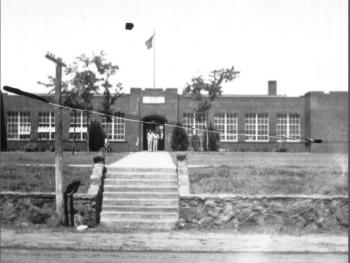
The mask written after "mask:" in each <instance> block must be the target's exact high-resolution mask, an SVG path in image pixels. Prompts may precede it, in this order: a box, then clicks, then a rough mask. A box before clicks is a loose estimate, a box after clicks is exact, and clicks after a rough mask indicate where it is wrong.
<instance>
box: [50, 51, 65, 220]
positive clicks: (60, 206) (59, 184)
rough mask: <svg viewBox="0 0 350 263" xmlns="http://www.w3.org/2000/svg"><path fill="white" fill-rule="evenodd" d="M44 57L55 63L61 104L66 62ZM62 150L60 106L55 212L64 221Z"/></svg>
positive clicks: (59, 114)
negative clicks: (63, 68)
mask: <svg viewBox="0 0 350 263" xmlns="http://www.w3.org/2000/svg"><path fill="white" fill-rule="evenodd" d="M45 58H47V59H48V60H51V61H52V62H54V63H55V64H56V82H55V102H56V104H58V105H61V104H62V95H61V88H62V67H66V64H64V63H63V62H62V59H61V58H56V57H55V56H54V55H53V54H51V53H47V54H46V56H45ZM62 168H63V151H62V108H60V107H56V109H55V183H56V187H55V189H56V213H57V215H58V217H59V220H60V221H61V222H64V203H63V177H62V170H63V169H62Z"/></svg>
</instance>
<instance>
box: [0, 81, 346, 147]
mask: <svg viewBox="0 0 350 263" xmlns="http://www.w3.org/2000/svg"><path fill="white" fill-rule="evenodd" d="M3 97H4V106H5V119H6V123H7V144H8V148H9V149H10V150H20V149H23V148H24V147H25V145H26V144H28V143H29V142H35V143H36V144H37V145H39V146H42V147H44V148H45V147H47V146H49V145H52V146H53V145H54V132H55V123H54V108H53V107H52V106H50V105H47V104H44V103H41V102H40V101H34V100H32V99H29V98H26V97H22V96H13V95H9V94H6V93H5V94H3ZM46 97H47V98H48V99H50V100H53V97H52V96H51V97H50V96H48V95H46ZM101 101H102V97H99V96H96V97H95V98H94V109H95V110H97V111H98V110H100V107H101V106H100V105H101ZM194 107H195V104H194V102H193V101H191V99H190V98H187V97H184V96H182V95H179V94H178V90H177V89H165V90H163V89H139V88H131V90H130V94H125V95H124V96H122V97H120V98H118V99H117V100H116V101H115V103H114V105H113V106H112V109H113V112H115V113H116V116H119V117H123V118H127V119H130V120H131V121H128V120H124V119H123V118H118V117H116V118H113V120H112V123H107V122H106V119H105V118H104V117H102V116H99V115H92V116H91V117H92V118H95V119H97V120H98V121H100V122H101V124H102V126H103V128H104V129H105V131H106V132H107V134H108V138H109V141H110V144H111V146H112V150H113V151H140V150H144V149H145V148H146V139H145V137H146V130H147V129H149V128H154V127H155V125H157V126H158V127H159V129H160V131H161V132H162V135H163V136H162V139H161V140H160V142H159V148H160V150H166V151H170V150H171V147H170V141H171V134H172V130H173V127H172V126H169V125H167V124H172V125H174V124H176V123H178V122H179V123H181V124H183V126H184V127H192V128H199V129H200V128H204V127H205V124H204V123H203V122H198V121H196V118H195V115H194V113H193V110H194ZM138 120H142V121H144V122H146V123H142V122H141V123H140V122H138ZM149 122H151V123H153V124H151V123H149ZM209 123H212V124H213V125H214V128H215V129H216V130H218V131H220V132H221V135H220V137H221V148H223V149H226V150H230V151H275V150H276V149H277V148H278V145H280V144H281V142H280V141H279V139H278V138H277V137H274V136H291V137H293V136H295V137H294V139H293V138H290V139H287V140H286V141H285V142H284V143H285V145H286V148H287V151H291V152H296V151H298V152H299V151H300V152H302V151H312V152H347V151H348V92H330V93H329V94H325V93H323V92H308V93H306V94H305V95H304V96H300V97H286V96H280V95H277V86H276V82H275V81H269V83H268V92H267V95H223V96H222V97H220V98H218V99H217V100H216V101H215V102H214V105H213V107H212V108H211V110H210V114H209ZM73 131H74V129H73V118H72V112H71V111H69V110H63V140H64V149H65V150H69V149H70V147H71V141H72V138H73V136H75V137H76V145H77V148H78V149H80V150H86V147H87V146H86V145H87V143H86V137H87V135H86V132H87V116H86V114H85V113H82V112H80V113H78V118H77V123H76V127H75V135H74V132H73ZM187 132H188V135H189V136H192V135H193V134H197V135H201V131H198V130H191V129H187ZM299 136H301V137H313V138H320V139H322V140H323V143H321V144H308V143H305V142H304V141H302V140H300V139H297V137H299ZM39 148H40V147H39Z"/></svg>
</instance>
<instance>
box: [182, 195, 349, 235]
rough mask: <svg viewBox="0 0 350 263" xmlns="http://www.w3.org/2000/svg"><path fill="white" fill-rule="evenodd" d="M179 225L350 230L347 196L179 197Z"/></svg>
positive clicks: (191, 226)
mask: <svg viewBox="0 0 350 263" xmlns="http://www.w3.org/2000/svg"><path fill="white" fill-rule="evenodd" d="M179 202H180V205H179V206H180V220H179V228H185V229H189V228H195V229H228V230H233V231H237V230H245V229H249V230H256V231H265V230H269V231H271V230H272V231H277V232H294V233H321V232H332V233H334V232H338V233H341V232H347V231H348V205H349V202H348V198H347V197H346V196H333V197H332V196H314V197H313V196H236V195H218V196H215V195H188V196H181V197H180V201H179Z"/></svg>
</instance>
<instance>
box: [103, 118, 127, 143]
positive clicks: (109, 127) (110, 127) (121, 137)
mask: <svg viewBox="0 0 350 263" xmlns="http://www.w3.org/2000/svg"><path fill="white" fill-rule="evenodd" d="M120 115H121V116H120V117H117V116H115V117H112V118H111V122H109V123H108V122H107V117H102V128H103V129H104V131H105V133H106V135H107V138H108V140H109V141H115V142H124V141H125V120H124V119H123V116H124V114H120ZM119 130H122V132H118V131H119ZM109 131H110V132H109Z"/></svg>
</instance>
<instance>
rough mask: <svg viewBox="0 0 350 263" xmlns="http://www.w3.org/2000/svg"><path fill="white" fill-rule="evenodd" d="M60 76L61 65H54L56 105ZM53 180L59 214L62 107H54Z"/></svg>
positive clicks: (61, 184) (60, 102) (61, 182)
mask: <svg viewBox="0 0 350 263" xmlns="http://www.w3.org/2000/svg"><path fill="white" fill-rule="evenodd" d="M61 78H62V66H60V64H57V65H56V86H55V101H56V103H57V104H58V105H61V104H62V95H61ZM55 123H56V129H57V130H56V134H55V149H56V150H55V182H56V212H57V214H58V215H59V216H62V215H63V209H64V206H63V176H62V166H63V151H62V108H59V107H56V109H55Z"/></svg>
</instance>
